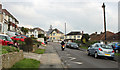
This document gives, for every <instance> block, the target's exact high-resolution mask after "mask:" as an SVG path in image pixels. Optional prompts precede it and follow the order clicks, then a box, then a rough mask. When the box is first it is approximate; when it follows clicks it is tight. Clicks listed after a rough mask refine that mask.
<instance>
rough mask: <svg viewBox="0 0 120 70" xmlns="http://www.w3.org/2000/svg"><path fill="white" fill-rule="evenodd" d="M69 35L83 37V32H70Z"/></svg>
mask: <svg viewBox="0 0 120 70" xmlns="http://www.w3.org/2000/svg"><path fill="white" fill-rule="evenodd" d="M67 35H81V32H79V31H75V32H70V33H68V34H67Z"/></svg>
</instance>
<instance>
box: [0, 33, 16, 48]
mask: <svg viewBox="0 0 120 70" xmlns="http://www.w3.org/2000/svg"><path fill="white" fill-rule="evenodd" d="M0 44H1V45H8V46H10V45H14V43H13V41H12V39H11V38H10V37H9V36H7V35H4V34H0Z"/></svg>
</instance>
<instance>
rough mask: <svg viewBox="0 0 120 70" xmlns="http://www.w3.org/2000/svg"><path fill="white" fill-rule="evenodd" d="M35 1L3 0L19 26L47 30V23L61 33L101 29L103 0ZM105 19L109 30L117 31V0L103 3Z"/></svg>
mask: <svg viewBox="0 0 120 70" xmlns="http://www.w3.org/2000/svg"><path fill="white" fill-rule="evenodd" d="M90 1H92V2H89V1H88V2H83V1H80V0H75V1H74V0H65V1H63V0H61V1H59V0H54V1H53V0H36V1H32V0H31V2H22V3H21V2H17V3H14V2H7V3H6V2H5V3H3V6H4V8H6V9H8V10H9V12H11V13H12V14H14V16H15V17H16V18H17V19H18V20H19V21H20V24H21V25H24V26H28V27H40V28H42V29H44V30H48V29H49V26H50V25H53V27H54V28H58V29H60V30H61V31H63V32H64V23H65V22H66V23H67V32H70V31H72V30H80V31H84V32H88V33H92V32H96V31H97V32H101V31H104V30H103V9H102V7H101V6H102V2H103V1H101V2H98V1H94V2H93V0H90ZM105 4H106V21H107V28H108V30H112V31H114V32H117V30H118V29H117V25H118V24H117V22H118V17H117V16H118V11H117V7H118V6H117V5H116V4H117V2H106V3H105Z"/></svg>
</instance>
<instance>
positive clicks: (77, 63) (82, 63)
mask: <svg viewBox="0 0 120 70" xmlns="http://www.w3.org/2000/svg"><path fill="white" fill-rule="evenodd" d="M73 63H76V64H83V63H82V62H73Z"/></svg>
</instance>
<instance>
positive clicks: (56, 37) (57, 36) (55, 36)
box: [50, 31, 64, 41]
mask: <svg viewBox="0 0 120 70" xmlns="http://www.w3.org/2000/svg"><path fill="white" fill-rule="evenodd" d="M62 36H64V34H61V33H57V32H56V31H53V32H52V33H51V34H50V40H53V41H58V40H61V39H60V37H62Z"/></svg>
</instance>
